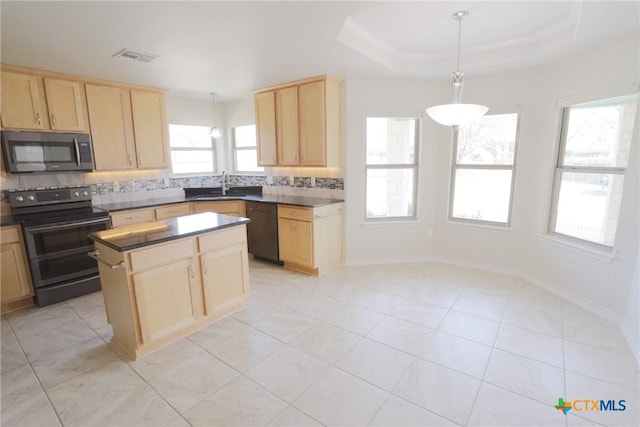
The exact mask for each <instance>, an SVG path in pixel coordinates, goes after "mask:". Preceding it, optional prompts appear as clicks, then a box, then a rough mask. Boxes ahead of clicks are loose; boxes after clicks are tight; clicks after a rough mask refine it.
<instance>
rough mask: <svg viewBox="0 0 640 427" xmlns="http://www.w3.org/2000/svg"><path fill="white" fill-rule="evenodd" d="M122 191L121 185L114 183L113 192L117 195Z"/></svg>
mask: <svg viewBox="0 0 640 427" xmlns="http://www.w3.org/2000/svg"><path fill="white" fill-rule="evenodd" d="M118 191H120V183H119V182H118V181H113V192H114V193H117V192H118Z"/></svg>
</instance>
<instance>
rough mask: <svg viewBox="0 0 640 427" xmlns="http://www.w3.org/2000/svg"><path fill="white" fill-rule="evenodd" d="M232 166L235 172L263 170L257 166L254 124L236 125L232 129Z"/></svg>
mask: <svg viewBox="0 0 640 427" xmlns="http://www.w3.org/2000/svg"><path fill="white" fill-rule="evenodd" d="M232 144H233V168H234V171H235V172H263V171H264V168H263V167H261V166H258V147H257V145H256V125H245V126H236V127H234V128H233V129H232Z"/></svg>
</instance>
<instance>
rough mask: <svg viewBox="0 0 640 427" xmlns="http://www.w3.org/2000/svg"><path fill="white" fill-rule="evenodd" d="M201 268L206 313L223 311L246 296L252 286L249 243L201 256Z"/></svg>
mask: <svg viewBox="0 0 640 427" xmlns="http://www.w3.org/2000/svg"><path fill="white" fill-rule="evenodd" d="M200 268H201V269H202V282H203V285H204V300H205V315H206V316H212V315H213V316H216V315H219V314H224V313H225V312H228V311H229V309H230V308H232V307H237V304H236V303H237V302H238V301H239V300H243V299H244V298H245V297H246V294H247V292H248V285H249V264H248V257H247V245H246V244H239V245H234V246H231V247H229V248H226V249H221V250H218V251H215V252H211V253H208V254H204V255H202V256H201V257H200Z"/></svg>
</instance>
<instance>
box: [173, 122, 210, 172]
mask: <svg viewBox="0 0 640 427" xmlns="http://www.w3.org/2000/svg"><path fill="white" fill-rule="evenodd" d="M171 126H194V127H201V128H207V129H209V132H208V133H209V135H211V126H209V125H193V124H187V123H169V127H171ZM169 135H171V132H169ZM169 139H171V136H169ZM209 150H210V151H211V160H212V162H213V171H198V172H187V173H180V172H174V171H173V152H174V151H209ZM169 155H170V163H171V173H172V175H173V176H181V177H187V176H202V175H205V174H206V175H211V174H217V173H218V162H217V159H218V150H217V144H216V140H215V138H213V137H211V148H210V149H209V148H206V147H173V146H172V145H171V140H169Z"/></svg>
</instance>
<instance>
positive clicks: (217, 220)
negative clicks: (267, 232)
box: [89, 212, 250, 252]
mask: <svg viewBox="0 0 640 427" xmlns="http://www.w3.org/2000/svg"><path fill="white" fill-rule="evenodd" d="M249 222H250V220H249V218H243V217H235V216H229V215H222V214H217V213H213V212H204V213H199V214H194V215H185V216H180V217H177V218H167V219H163V220H158V221H151V222H146V223H142V224H135V225H130V226H125V227H118V228H114V229H110V230H105V231H99V232H96V233H90V234H89V237H90V238H91V239H93V240H95V241H96V242H100V243H102V244H104V245H106V246H108V247H110V248H113V249H115V250H116V251H119V252H125V251H128V250H131V249H137V248H142V247H145V246H151V245H155V244H158V243H163V242H168V241H171V240H176V239H180V238H182V237H188V236H194V235H197V234H202V233H208V232H211V231H216V230H221V229H223V228H228V227H234V226H237V225H241V224H247V223H249Z"/></svg>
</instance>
